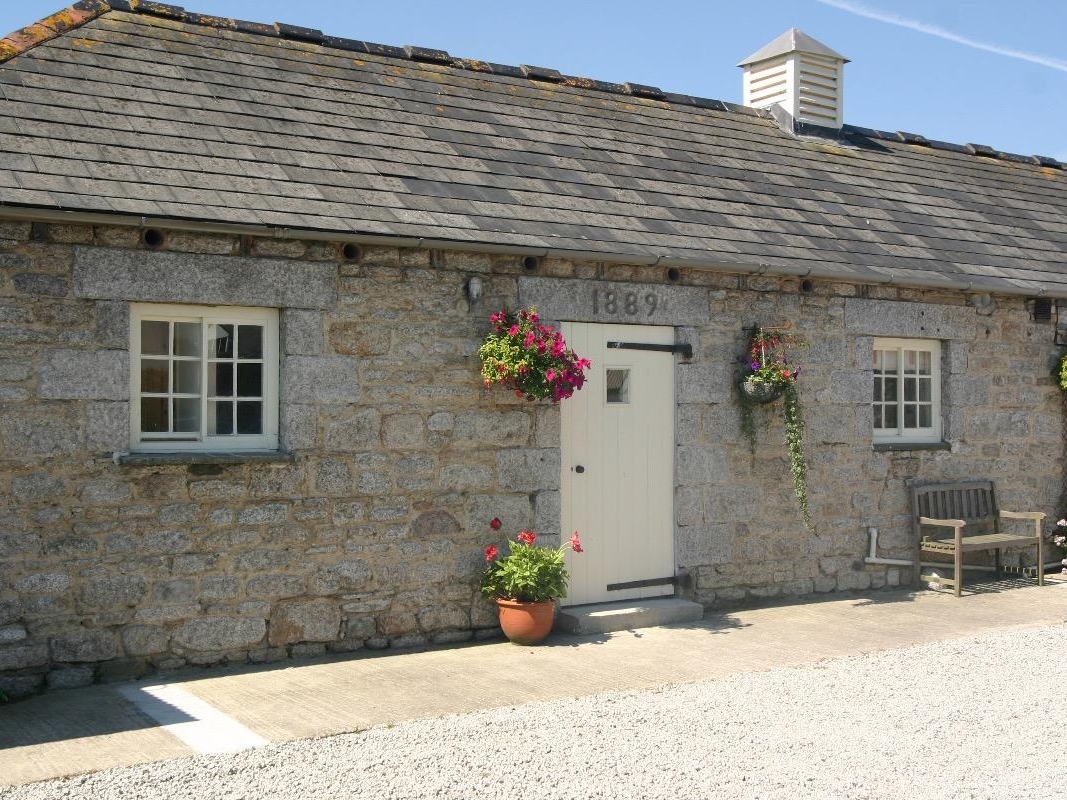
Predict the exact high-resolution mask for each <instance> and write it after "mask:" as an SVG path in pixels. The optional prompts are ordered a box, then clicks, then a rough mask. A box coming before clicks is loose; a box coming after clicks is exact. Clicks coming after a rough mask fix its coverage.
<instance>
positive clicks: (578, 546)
mask: <svg viewBox="0 0 1067 800" xmlns="http://www.w3.org/2000/svg"><path fill="white" fill-rule="evenodd" d="M567 544H569V545H570V546H571V550H573V551H574V552H575V553H581V552H582V543H581V542H580V541H579V540H578V531H575V532H574V533H572V534H571V538H570V539H569V540H568V541H567Z"/></svg>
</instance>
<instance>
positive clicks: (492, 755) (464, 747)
mask: <svg viewBox="0 0 1067 800" xmlns="http://www.w3.org/2000/svg"><path fill="white" fill-rule="evenodd" d="M1065 673H1067V624H1062V625H1056V626H1052V627H1048V628H1040V629H1036V630H1022V631H1011V632H1001V633H996V634H990V635H984V636H980V637H973V638H968V639H960V640H956V641H951V642H947V643H939V644H933V645H922V646H918V647H910V648H906V649H900V650H892V651H887V652H881V653H875V654H871V655H864V656H857V657H853V658H846V659H840V660H834V661H823V662H820V663H817V664H815V665H812V666H808V667H802V668H790V669H777V670H773V671H769V672H760V673H748V674H744V675H739V676H735V677H731V678H728V679H723V680H713V681H702V682H699V683H692V684H685V685H676V686H665V687H662V688H660V689H656V690H652V691H640V692H626V693H610V694H603V695H597V696H592V697H583V698H578V699H574V700H564V701H555V702H546V703H533V704H528V705H522V706H514V707H507V708H499V709H495V710H491V711H482V712H477V713H473V714H465V715H461V716H451V717H442V718H438V719H429V720H416V721H411V722H406V723H403V724H399V725H395V726H390V727H379V728H373V729H371V730H368V731H364V732H362V733H357V734H349V735H343V736H333V737H329V738H323V739H310V740H303V741H296V742H289V743H285V744H278V745H271V746H268V747H263V748H260V749H257V750H252V751H246V752H243V753H238V754H236V755H221V756H215V755H213V756H200V757H195V758H185V759H179V760H175V761H169V762H163V763H159V764H149V765H144V766H138V767H130V768H126V769H114V770H107V771H104V772H99V773H96V774H93V775H88V776H83V777H79V778H71V779H67V780H60V781H48V782H46V783H39V784H33V785H30V786H23V787H17V788H13V789H7V790H0V797H2V798H11V799H12V800H14V799H15V798H19V799H20V800H21V799H22V798H26V799H27V800H29V799H30V798H33V799H34V800H37V799H38V798H39V799H40V800H45V799H46V798H47V800H57V799H58V798H94V800H105V799H106V798H121V800H133V799H134V798H144V799H145V800H151V799H152V798H220V799H221V798H230V799H233V800H236V798H245V799H246V800H266V799H267V798H290V797H291V798H313V797H321V798H341V797H368V798H508V799H509V800H517V799H519V798H614V799H618V798H670V799H671V800H676V799H677V798H694V799H696V798H720V797H721V798H730V800H737V799H739V798H761V800H771V799H772V798H782V800H785V799H786V798H788V800H799V799H800V798H820V800H823V799H825V798H893V800H901V798H926V797H929V798H954V799H959V798H997V799H998V800H1004V799H1005V798H1023V797H1034V796H1036V797H1040V798H1061V797H1062V798H1067V780H1065V767H1064V765H1063V764H1060V763H1059V762H1060V761H1063V760H1064V758H1065V754H1067V733H1065V732H1064V726H1063V724H1062V714H1061V713H1060V708H1059V706H1060V702H1059V697H1058V696H1059V694H1061V692H1059V691H1057V687H1058V686H1061V685H1062V683H1063V676H1064V674H1065ZM485 691H486V692H487V693H492V692H493V691H494V687H493V686H486V687H485ZM0 763H2V754H0Z"/></svg>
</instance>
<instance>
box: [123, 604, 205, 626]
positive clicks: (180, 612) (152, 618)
mask: <svg viewBox="0 0 1067 800" xmlns="http://www.w3.org/2000/svg"><path fill="white" fill-rule="evenodd" d="M200 612H201V608H200V604H199V603H186V604H185V605H180V606H158V607H155V608H139V609H137V611H135V612H134V614H133V621H134V622H143V623H145V624H147V625H165V624H167V623H168V622H181V621H182V620H187V619H192V618H193V617H196V616H198V615H199V614H200Z"/></svg>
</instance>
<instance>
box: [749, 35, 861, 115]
mask: <svg viewBox="0 0 1067 800" xmlns="http://www.w3.org/2000/svg"><path fill="white" fill-rule="evenodd" d="M847 62H848V59H847V58H845V57H844V56H842V55H841V54H839V53H835V52H834V51H833V50H831V49H830V48H829V47H827V46H826V45H824V44H822V43H821V42H817V41H816V40H815V39H812V38H811V37H810V36H808V35H807V34H806V33H804V32H803V31H800V30H797V29H796V28H791V29H790V30H788V31H786V32H785V33H783V34H782V35H781V36H779V37H778V38H777V39H775V40H774V41H773V42H771V43H770V44H768V45H767V46H766V47H764V48H762V49H761V50H758V51H757V52H755V53H753V54H752V55H751V56H749V57H748V58H746V59H745V60H744V61H742V62H741V63H740V64H739V65H738V66H740V67H743V68H744V70H745V78H744V103H745V105H746V106H750V107H752V108H770V107H771V106H773V105H779V106H781V107H782V108H783V109H785V110H786V111H787V112H789V115H790V116H791V117H792V118H793V119H794V120H797V121H799V122H807V123H811V124H813V125H822V126H824V127H827V128H840V127H841V125H842V123H843V121H844V120H843V118H842V117H843V115H842V106H843V97H844V91H843V90H844V80H843V79H844V75H843V69H844V65H845V64H846V63H847Z"/></svg>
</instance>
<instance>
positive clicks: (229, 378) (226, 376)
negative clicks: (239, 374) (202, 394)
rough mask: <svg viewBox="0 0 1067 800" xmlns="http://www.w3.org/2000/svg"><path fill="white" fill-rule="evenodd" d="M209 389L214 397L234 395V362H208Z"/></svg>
mask: <svg viewBox="0 0 1067 800" xmlns="http://www.w3.org/2000/svg"><path fill="white" fill-rule="evenodd" d="M207 374H208V389H207V392H208V394H209V395H210V396H212V397H233V364H208V369H207Z"/></svg>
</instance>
